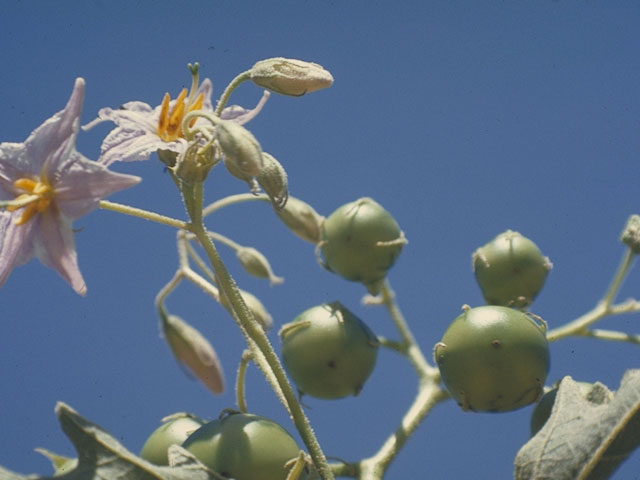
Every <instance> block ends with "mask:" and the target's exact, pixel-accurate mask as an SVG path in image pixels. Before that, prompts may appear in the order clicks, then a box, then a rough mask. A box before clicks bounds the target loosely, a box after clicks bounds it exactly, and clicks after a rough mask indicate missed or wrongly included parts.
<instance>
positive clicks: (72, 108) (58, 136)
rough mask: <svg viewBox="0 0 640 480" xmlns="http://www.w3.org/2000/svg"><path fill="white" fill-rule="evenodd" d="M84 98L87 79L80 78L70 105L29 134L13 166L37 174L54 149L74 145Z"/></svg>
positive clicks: (70, 99) (69, 102)
mask: <svg viewBox="0 0 640 480" xmlns="http://www.w3.org/2000/svg"><path fill="white" fill-rule="evenodd" d="M83 99H84V80H83V79H82V78H77V79H76V82H75V85H74V87H73V91H72V92H71V97H70V98H69V101H68V102H67V105H66V106H65V107H64V109H63V110H61V111H60V112H58V113H56V114H55V115H54V116H53V117H51V118H50V119H48V120H46V121H45V122H44V123H43V124H42V125H40V126H39V127H38V128H36V129H35V130H34V131H33V132H32V133H31V135H29V138H27V139H26V140H25V142H24V148H25V154H24V155H21V156H19V157H17V158H16V163H15V164H14V166H15V167H16V168H18V169H19V170H23V171H25V172H31V173H33V174H36V175H38V174H40V171H41V170H42V167H43V166H44V163H45V161H46V160H47V158H49V156H50V155H51V152H53V151H60V150H61V149H68V148H69V147H70V146H73V145H75V134H76V133H77V131H78V128H79V123H78V119H79V117H80V114H81V113H82V101H83Z"/></svg>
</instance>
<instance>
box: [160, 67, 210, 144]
mask: <svg viewBox="0 0 640 480" xmlns="http://www.w3.org/2000/svg"><path fill="white" fill-rule="evenodd" d="M197 87H198V81H197V75H196V76H195V77H194V81H193V84H192V85H191V94H190V95H189V97H187V94H188V93H189V92H188V91H187V89H186V88H183V89H182V90H181V91H180V94H179V95H178V97H177V98H176V99H175V102H174V104H173V109H171V110H170V109H169V104H170V102H171V97H170V96H169V94H168V93H165V94H164V97H163V98H162V104H161V106H160V117H159V118H158V128H157V133H158V136H159V137H160V138H161V139H162V140H164V141H165V142H173V141H175V140H177V139H179V138H184V132H183V131H182V120H183V119H184V116H185V115H186V114H187V113H189V112H192V111H194V110H200V109H201V108H202V105H203V104H204V94H203V93H199V94H198V96H197V97H196V98H195V99H194V98H193V96H194V92H195V90H196V89H197ZM195 121H196V119H195V118H194V119H193V120H191V121H190V122H189V125H190V126H193V124H194V123H195Z"/></svg>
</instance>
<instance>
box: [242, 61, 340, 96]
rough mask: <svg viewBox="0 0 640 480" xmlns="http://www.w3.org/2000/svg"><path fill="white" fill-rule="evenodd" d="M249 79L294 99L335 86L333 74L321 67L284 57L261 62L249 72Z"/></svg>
mask: <svg viewBox="0 0 640 480" xmlns="http://www.w3.org/2000/svg"><path fill="white" fill-rule="evenodd" d="M249 78H250V79H251V80H252V81H253V82H254V83H255V84H256V85H258V86H260V87H263V88H266V89H268V90H271V91H273V92H276V93H280V94H282V95H291V96H294V97H299V96H301V95H304V94H305V93H308V92H314V91H316V90H321V89H323V88H327V87H330V86H331V85H332V84H333V77H332V76H331V73H329V72H328V71H327V70H325V69H324V67H322V66H321V65H318V64H317V63H311V62H305V61H304V60H295V59H291V58H282V57H277V58H268V59H266V60H261V61H259V62H258V63H256V64H255V65H254V66H253V67H252V68H251V70H250V71H249Z"/></svg>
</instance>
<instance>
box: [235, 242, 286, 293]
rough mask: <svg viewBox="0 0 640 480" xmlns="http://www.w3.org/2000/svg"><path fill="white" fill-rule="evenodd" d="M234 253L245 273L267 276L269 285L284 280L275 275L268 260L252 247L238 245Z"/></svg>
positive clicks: (260, 276) (261, 276) (259, 276)
mask: <svg viewBox="0 0 640 480" xmlns="http://www.w3.org/2000/svg"><path fill="white" fill-rule="evenodd" d="M236 255H237V257H238V260H240V263H241V264H242V266H243V267H244V269H245V270H246V271H247V273H249V274H251V275H253V276H254V277H258V278H268V279H269V282H271V285H276V284H278V283H282V282H284V279H283V278H282V277H277V276H276V275H274V273H273V271H272V270H271V265H270V264H269V260H267V257H265V256H264V255H263V254H262V253H260V252H259V251H258V250H256V249H255V248H253V247H240V248H239V249H238V250H236Z"/></svg>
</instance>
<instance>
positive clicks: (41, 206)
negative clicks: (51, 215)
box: [7, 178, 53, 225]
mask: <svg viewBox="0 0 640 480" xmlns="http://www.w3.org/2000/svg"><path fill="white" fill-rule="evenodd" d="M13 186H14V187H16V188H18V189H20V190H22V191H24V192H26V193H21V194H20V195H18V196H17V197H16V198H15V200H14V201H13V202H12V203H13V205H9V206H8V207H7V210H8V211H10V212H13V211H15V210H19V209H20V208H24V211H23V212H22V215H21V216H20V218H19V219H18V220H16V225H24V224H25V223H27V222H28V221H29V220H31V219H32V218H33V217H34V216H36V215H37V214H38V213H42V212H44V211H45V210H46V209H47V208H49V205H51V202H52V201H53V189H52V188H51V186H50V185H48V184H46V183H45V182H42V181H37V180H33V179H31V178H19V179H18V180H16V181H15V182H13Z"/></svg>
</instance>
